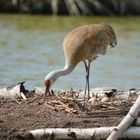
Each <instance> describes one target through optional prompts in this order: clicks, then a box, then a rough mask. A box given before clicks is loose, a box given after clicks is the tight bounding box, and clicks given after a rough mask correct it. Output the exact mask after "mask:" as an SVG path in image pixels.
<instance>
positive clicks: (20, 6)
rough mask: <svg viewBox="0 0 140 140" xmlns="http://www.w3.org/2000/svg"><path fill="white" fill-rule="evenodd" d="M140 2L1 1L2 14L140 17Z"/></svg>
mask: <svg viewBox="0 0 140 140" xmlns="http://www.w3.org/2000/svg"><path fill="white" fill-rule="evenodd" d="M139 7H140V0H133V1H131V0H123V1H122V0H105V1H104V0H94V1H93V0H82V1H81V0H73V1H69V0H51V1H50V0H45V1H44V0H40V1H37V0H30V1H27V0H1V1H0V12H6V13H7V12H9V13H29V14H56V15H82V16H86V15H108V16H113V15H140V8H139Z"/></svg>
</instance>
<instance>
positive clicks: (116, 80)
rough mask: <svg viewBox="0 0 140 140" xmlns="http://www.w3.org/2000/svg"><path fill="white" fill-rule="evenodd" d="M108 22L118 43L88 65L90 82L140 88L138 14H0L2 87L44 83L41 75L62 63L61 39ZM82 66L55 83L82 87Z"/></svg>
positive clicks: (120, 87) (75, 87) (83, 71)
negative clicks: (78, 29) (86, 26)
mask: <svg viewBox="0 0 140 140" xmlns="http://www.w3.org/2000/svg"><path fill="white" fill-rule="evenodd" d="M100 22H107V23H109V24H111V25H112V26H113V28H114V29H115V31H116V34H117V37H118V45H117V47H116V48H114V49H110V50H109V51H108V53H107V54H106V55H105V56H101V55H100V57H98V59H96V61H94V62H93V63H92V65H91V73H90V86H91V87H102V86H109V87H110V86H111V87H117V88H118V89H122V90H126V89H130V88H140V18H139V17H113V18H110V17H61V16H60V17H55V16H29V15H0V87H5V86H9V85H12V84H15V83H18V82H19V81H24V80H25V81H26V84H25V86H26V88H29V89H33V88H34V87H35V86H44V77H45V75H46V74H48V73H49V72H50V71H52V70H55V69H60V68H62V67H63V66H64V64H65V59H64V55H63V49H62V42H63V38H64V36H65V35H66V34H67V33H68V32H69V31H70V30H71V29H73V28H75V27H77V26H79V25H83V24H90V23H100ZM84 86H85V69H84V65H83V63H80V64H79V65H78V66H77V67H76V68H75V69H74V71H73V72H72V73H71V74H69V75H67V76H64V77H61V78H59V79H58V81H57V82H56V83H55V85H54V86H53V87H54V88H62V89H69V88H73V89H84Z"/></svg>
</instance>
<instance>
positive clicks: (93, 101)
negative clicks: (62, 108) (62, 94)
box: [88, 97, 97, 106]
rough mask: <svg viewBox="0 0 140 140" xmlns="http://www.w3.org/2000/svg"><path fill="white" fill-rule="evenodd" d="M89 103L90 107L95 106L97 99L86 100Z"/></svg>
mask: <svg viewBox="0 0 140 140" xmlns="http://www.w3.org/2000/svg"><path fill="white" fill-rule="evenodd" d="M88 102H89V103H91V105H92V106H95V104H96V103H97V98H96V97H92V98H90V99H89V100H88Z"/></svg>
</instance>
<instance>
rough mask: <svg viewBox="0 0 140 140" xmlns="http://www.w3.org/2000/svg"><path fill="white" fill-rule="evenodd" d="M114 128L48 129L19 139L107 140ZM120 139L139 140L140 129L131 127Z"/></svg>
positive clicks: (21, 135)
mask: <svg viewBox="0 0 140 140" xmlns="http://www.w3.org/2000/svg"><path fill="white" fill-rule="evenodd" d="M113 129H114V127H100V128H87V129H78V128H66V129H65V128H46V129H37V130H32V131H29V132H27V133H24V134H19V136H18V137H20V139H24V140H30V139H32V140H45V139H46V140H47V139H49V140H60V139H61V140H69V139H73V140H75V139H79V140H80V139H82V140H93V139H94V140H100V139H102V140H105V139H106V138H107V137H108V135H109V134H110V133H111V131H112V130H113ZM119 138H122V139H127V138H130V139H139V138H140V128H139V127H131V128H129V129H127V130H126V131H125V132H124V133H123V135H122V136H121V137H119Z"/></svg>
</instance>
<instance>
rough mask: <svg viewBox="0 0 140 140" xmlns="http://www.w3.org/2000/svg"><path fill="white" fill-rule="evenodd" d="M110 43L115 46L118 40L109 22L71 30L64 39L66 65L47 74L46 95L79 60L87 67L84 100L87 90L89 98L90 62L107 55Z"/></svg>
mask: <svg viewBox="0 0 140 140" xmlns="http://www.w3.org/2000/svg"><path fill="white" fill-rule="evenodd" d="M109 45H110V46H111V47H114V46H115V45H117V40H116V35H115V32H114V30H113V29H112V27H111V26H110V25H108V24H89V25H83V26H80V27H78V28H75V29H74V30H72V31H71V32H69V33H68V34H67V35H66V37H65V38H64V41H63V49H64V54H65V67H64V68H63V69H59V70H55V71H52V72H50V73H49V74H48V75H46V77H45V86H46V91H45V95H47V93H49V94H50V88H51V86H52V85H53V84H54V82H55V81H56V80H57V79H58V78H59V77H60V76H63V75H67V74H69V73H70V72H72V70H73V69H74V68H75V67H76V65H77V64H78V63H79V62H81V61H83V62H84V64H85V68H86V86H85V92H84V101H85V95H86V92H87V93H88V98H89V92H90V91H89V90H90V89H89V71H90V63H91V62H92V60H95V59H96V57H97V56H98V54H102V55H105V54H106V51H107V47H108V46H109Z"/></svg>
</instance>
